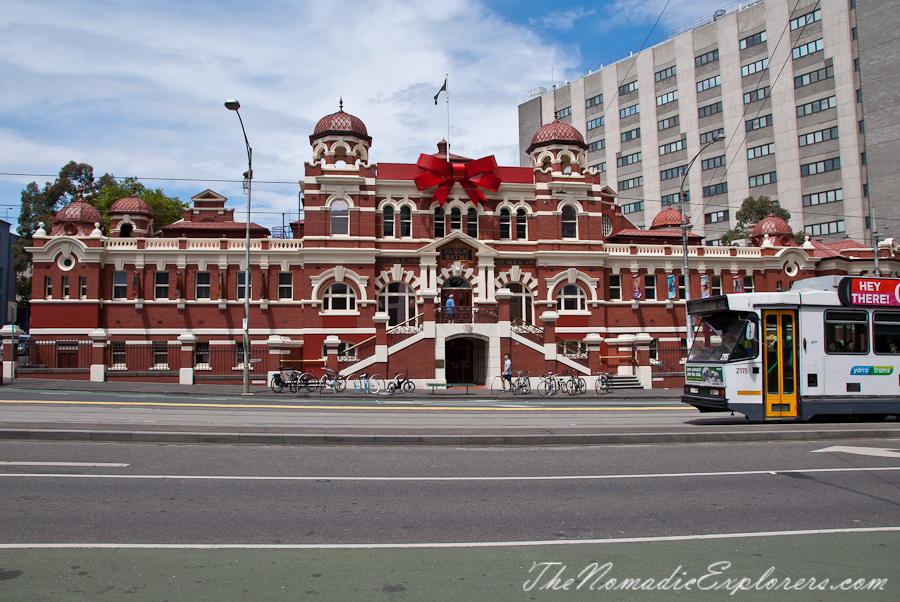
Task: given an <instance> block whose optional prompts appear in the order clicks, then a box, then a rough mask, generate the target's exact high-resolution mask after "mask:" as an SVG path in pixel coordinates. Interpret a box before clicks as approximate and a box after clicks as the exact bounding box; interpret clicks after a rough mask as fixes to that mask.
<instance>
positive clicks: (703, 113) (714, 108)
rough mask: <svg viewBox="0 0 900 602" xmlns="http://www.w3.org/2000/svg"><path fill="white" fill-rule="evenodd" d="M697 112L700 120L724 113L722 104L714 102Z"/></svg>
mask: <svg viewBox="0 0 900 602" xmlns="http://www.w3.org/2000/svg"><path fill="white" fill-rule="evenodd" d="M697 112H698V113H699V115H700V119H703V118H704V117H709V116H710V115H715V114H716V113H721V112H722V102H721V101H719V102H714V103H713V104H711V105H706V106H705V107H700V108H699V109H698V110H697Z"/></svg>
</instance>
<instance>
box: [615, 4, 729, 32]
mask: <svg viewBox="0 0 900 602" xmlns="http://www.w3.org/2000/svg"><path fill="white" fill-rule="evenodd" d="M667 4H668V6H667ZM727 4H728V2H725V1H723V0H670V1H668V2H667V0H612V1H611V2H610V3H609V4H608V5H607V15H608V17H609V20H608V24H609V25H610V26H642V25H653V23H655V22H656V20H657V18H659V19H660V21H659V25H658V26H657V29H656V30H655V31H654V32H653V36H652V37H654V38H655V37H656V36H657V35H660V36H662V35H665V34H666V33H668V32H669V31H671V30H672V29H677V28H680V27H682V26H685V25H687V24H688V23H690V22H692V21H694V20H695V19H698V18H701V17H704V16H706V15H710V14H712V13H713V12H714V11H716V10H718V9H720V8H722V7H723V6H725V5H727ZM663 9H665V12H663ZM661 12H662V18H660V13H661Z"/></svg>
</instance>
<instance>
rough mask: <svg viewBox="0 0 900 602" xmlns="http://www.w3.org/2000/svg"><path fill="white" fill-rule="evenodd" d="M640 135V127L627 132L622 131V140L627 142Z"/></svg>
mask: <svg viewBox="0 0 900 602" xmlns="http://www.w3.org/2000/svg"><path fill="white" fill-rule="evenodd" d="M640 137H641V128H635V129H633V130H628V131H627V132H622V142H628V141H629V140H635V139H637V138H640Z"/></svg>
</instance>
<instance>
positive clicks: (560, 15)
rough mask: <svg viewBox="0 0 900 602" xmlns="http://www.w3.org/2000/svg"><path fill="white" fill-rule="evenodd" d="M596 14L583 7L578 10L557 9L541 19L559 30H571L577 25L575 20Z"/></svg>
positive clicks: (545, 23)
mask: <svg viewBox="0 0 900 602" xmlns="http://www.w3.org/2000/svg"><path fill="white" fill-rule="evenodd" d="M593 14H594V11H593V10H589V11H586V10H584V9H583V8H579V9H577V10H566V11H555V12H553V13H550V14H549V15H547V16H546V17H543V18H542V19H541V21H542V22H543V24H544V25H546V26H547V27H550V28H551V29H556V30H558V31H570V30H571V29H572V28H573V27H574V26H575V21H578V20H581V19H584V18H585V17H589V16H591V15H593Z"/></svg>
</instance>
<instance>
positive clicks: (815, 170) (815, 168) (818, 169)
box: [800, 157, 841, 177]
mask: <svg viewBox="0 0 900 602" xmlns="http://www.w3.org/2000/svg"><path fill="white" fill-rule="evenodd" d="M840 168H841V158H840V157H835V158H834V159H825V160H824V161H816V162H815V163H807V164H806V165H801V166H800V176H801V177H806V176H814V175H817V174H820V173H827V172H829V171H837V170H839V169H840Z"/></svg>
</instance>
